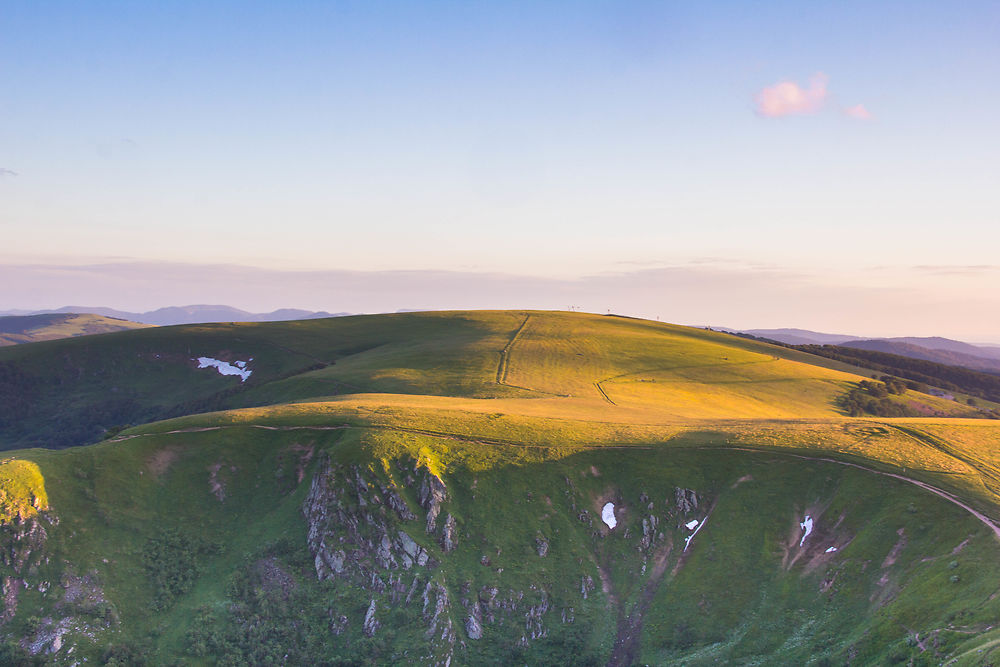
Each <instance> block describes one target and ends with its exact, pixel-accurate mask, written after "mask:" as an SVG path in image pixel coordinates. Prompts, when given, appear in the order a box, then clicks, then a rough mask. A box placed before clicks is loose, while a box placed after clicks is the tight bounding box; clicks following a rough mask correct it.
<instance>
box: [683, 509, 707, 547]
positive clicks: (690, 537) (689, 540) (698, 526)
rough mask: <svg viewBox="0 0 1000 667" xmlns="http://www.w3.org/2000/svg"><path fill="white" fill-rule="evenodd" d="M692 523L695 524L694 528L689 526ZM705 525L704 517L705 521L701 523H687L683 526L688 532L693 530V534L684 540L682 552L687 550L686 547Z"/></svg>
mask: <svg viewBox="0 0 1000 667" xmlns="http://www.w3.org/2000/svg"><path fill="white" fill-rule="evenodd" d="M692 523H693V524H695V526H692V525H691V524H692ZM706 523H708V517H707V516H706V517H705V520H704V521H702V522H701V523H698V522H697V521H689V522H688V523H686V524H684V525H685V526H687V527H688V529H689V530H690V529H691V528H694V532H693V533H691V534H690V535H688V536H687V537H685V538H684V551H687V550H688V545H689V544H691V540H693V539H694V536H695V535H697V534H698V531H699V530H701V529H702V528H704V527H705V524H706Z"/></svg>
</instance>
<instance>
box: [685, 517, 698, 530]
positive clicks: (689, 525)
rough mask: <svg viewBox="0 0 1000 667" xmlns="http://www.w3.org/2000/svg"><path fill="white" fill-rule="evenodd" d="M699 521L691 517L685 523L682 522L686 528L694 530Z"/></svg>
mask: <svg viewBox="0 0 1000 667" xmlns="http://www.w3.org/2000/svg"><path fill="white" fill-rule="evenodd" d="M699 523H701V522H700V521H698V519H691V520H690V521H688V522H687V523H686V524H684V526H685V527H686V528H687V529H688V530H694V529H695V528H697V527H698V524H699Z"/></svg>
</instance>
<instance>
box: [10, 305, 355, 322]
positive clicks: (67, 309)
mask: <svg viewBox="0 0 1000 667" xmlns="http://www.w3.org/2000/svg"><path fill="white" fill-rule="evenodd" d="M45 313H96V314H98V315H104V316H105V317H112V318H118V319H123V320H131V321H133V322H140V323H142V324H155V325H159V326H168V325H171V324H202V323H208V322H283V321H287V320H312V319H317V318H321V317H339V316H341V315H349V314H350V313H328V312H326V311H312V310H301V309H298V308H280V309H278V310H275V311H272V312H270V313H250V312H247V311H245V310H240V309H239V308H233V307H232V306H224V305H219V306H215V305H193V306H169V307H167V308H158V309H157V310H150V311H147V312H145V313H129V312H126V311H123V310H115V309H114V308H105V307H103V306H63V307H62V308H57V309H56V310H41V311H35V312H33V313H25V312H24V311H10V312H8V313H0V315H5V314H7V315H24V314H31V315H40V314H45Z"/></svg>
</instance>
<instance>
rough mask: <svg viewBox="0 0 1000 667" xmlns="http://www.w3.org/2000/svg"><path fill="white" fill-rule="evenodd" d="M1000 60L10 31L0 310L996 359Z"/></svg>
mask: <svg viewBox="0 0 1000 667" xmlns="http://www.w3.org/2000/svg"><path fill="white" fill-rule="evenodd" d="M997 34H1000V5H998V4H997V3H995V2H975V1H972V2H967V3H962V4H961V5H960V6H952V5H949V4H946V3H940V2H935V3H926V2H906V3H892V2H880V3H871V2H838V3H800V2H772V3H738V2H733V3H726V2H705V3H678V2H667V3H662V2H640V3H634V2H620V1H619V2H585V1H580V0H576V1H573V2H543V3H539V2H502V3H500V2H496V3H485V2H469V1H465V2H430V1H428V2H422V3H411V2H373V1H367V2H309V1H301V2H290V3H259V2H212V1H211V0H202V1H200V2H183V1H177V2H162V3H134V2H121V3H112V2H88V3H79V2H44V3H28V2H15V1H13V0H0V238H2V239H3V241H2V243H0V276H2V277H3V282H2V283H0V285H2V288H0V310H5V309H13V308H22V309H36V308H37V309H41V308H56V307H59V306H64V305H68V304H74V305H76V304H79V305H95V306H96V305H103V306H110V307H115V308H121V309H126V310H150V309H153V308H157V307H161V306H167V305H183V304H186V303H229V304H230V305H233V306H236V307H240V308H244V309H247V310H256V311H262V310H272V309H274V308H278V307H304V308H313V309H322V310H328V311H331V312H339V311H352V312H379V311H385V310H395V309H398V308H422V307H427V308H451V307H462V308H494V307H532V308H566V307H568V306H570V305H573V306H578V307H580V308H582V309H584V310H591V311H593V312H606V311H607V310H612V311H614V312H622V313H627V314H634V315H639V316H643V317H661V318H662V319H664V320H667V321H672V322H680V323H686V324H717V325H727V326H736V327H742V328H750V327H777V326H801V327H804V328H818V329H823V330H830V331H838V332H847V333H859V334H865V335H949V336H952V337H961V338H965V339H974V340H978V341H994V342H998V343H1000V260H998V259H997V255H996V249H997V248H998V247H1000V187H998V185H1000V113H998V109H1000V40H997V39H996V35H997ZM263 276H266V277H267V278H266V279H263V278H262V277H263ZM345 285H350V286H351V288H350V289H349V290H348V289H346V288H345V287H344V286H345ZM140 286H145V287H144V288H142V289H140ZM418 288H419V289H418Z"/></svg>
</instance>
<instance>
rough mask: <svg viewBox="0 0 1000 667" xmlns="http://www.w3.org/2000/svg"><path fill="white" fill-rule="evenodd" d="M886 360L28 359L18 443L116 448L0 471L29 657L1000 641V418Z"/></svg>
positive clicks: (1, 382)
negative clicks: (863, 396) (888, 379)
mask: <svg viewBox="0 0 1000 667" xmlns="http://www.w3.org/2000/svg"><path fill="white" fill-rule="evenodd" d="M206 360H207V361H206ZM230 369H235V370H234V371H232V372H230ZM236 371H239V372H236ZM859 371H860V369H857V368H852V367H848V366H843V365H840V364H837V363H836V362H834V361H831V360H827V359H821V358H818V357H814V356H811V355H808V354H804V353H802V352H799V351H796V350H791V349H788V348H783V347H779V346H773V345H768V344H766V343H763V342H760V341H755V340H748V339H740V338H734V337H732V336H728V335H725V334H720V333H715V332H711V331H704V330H699V329H691V328H687V327H679V326H673V325H666V324H661V323H657V322H648V321H642V320H633V319H628V318H619V317H612V316H595V315H586V314H580V313H553V312H539V311H527V312H525V311H494V312H449V313H401V314H392V315H377V316H356V317H341V318H331V319H319V320H308V321H297V322H286V323H260V324H257V323H247V324H238V325H234V324H214V325H199V326H188V327H174V328H170V329H162V328H153V329H143V330H137V331H129V332H120V333H113V334H107V335H100V336H92V337H87V338H77V339H65V340H60V341H52V342H46V343H36V344H32V345H26V346H16V347H11V348H6V349H4V350H0V372H2V373H3V375H2V376H0V388H4V390H5V392H6V393H5V394H4V396H5V399H4V401H3V402H2V403H0V405H3V406H4V407H3V410H4V412H3V413H2V414H0V438H2V442H3V443H5V444H6V445H7V446H8V447H14V446H19V447H20V446H25V445H31V446H33V447H38V446H42V447H45V446H51V445H54V444H58V445H60V446H68V445H83V444H85V443H93V442H96V441H99V440H101V439H102V438H103V441H100V442H97V443H96V444H89V445H86V446H75V447H69V448H66V449H61V450H53V449H20V450H14V451H9V452H7V458H5V459H4V462H3V463H0V487H2V490H3V493H4V494H5V496H4V497H6V498H9V499H11V503H12V504H11V507H13V508H17V510H16V512H12V513H9V514H10V516H9V518H8V520H6V521H5V522H4V523H3V526H2V533H0V537H2V539H3V540H5V553H9V554H11V556H10V557H9V558H8V559H7V560H6V561H5V563H4V574H3V577H4V578H3V587H4V592H5V597H4V599H5V607H4V612H3V625H2V632H3V633H5V636H6V637H7V639H8V643H7V645H6V648H5V649H4V650H5V651H6V657H7V659H8V661H30V660H42V659H44V660H47V661H51V662H55V663H65V664H69V663H71V662H74V661H77V660H81V659H82V658H87V660H88V661H104V662H105V663H108V664H138V663H141V662H143V661H150V662H153V663H156V664H164V663H170V662H182V663H190V664H233V665H235V664H268V663H270V662H284V663H289V664H293V663H294V664H306V663H310V662H318V663H322V664H358V663H371V664H394V663H400V662H415V663H417V664H434V665H438V664H440V665H454V664H486V663H491V664H496V663H514V662H516V663H520V664H535V665H541V664H575V665H586V664H594V665H600V664H608V665H631V664H635V663H647V664H682V663H683V664H691V665H700V664H706V665H707V664H717V663H719V662H724V663H729V664H750V663H754V664H842V663H845V662H850V663H851V664H872V665H874V664H887V663H893V662H896V663H912V664H921V663H924V664H938V663H940V662H945V661H953V664H986V662H988V661H989V660H990V659H991V658H990V654H991V651H993V650H994V647H995V646H998V645H1000V644H998V641H997V639H998V635H997V632H998V631H997V630H995V629H994V625H995V619H996V617H997V615H998V613H1000V600H998V599H997V596H995V595H993V593H995V591H997V590H1000V568H997V567H996V565H995V563H996V562H997V561H998V557H1000V541H998V535H1000V527H998V526H997V523H996V517H997V516H998V514H1000V511H998V508H1000V482H998V480H1000V472H998V470H997V465H998V461H997V455H996V452H997V451H1000V450H998V447H997V445H998V444H1000V428H998V427H997V425H996V423H995V422H993V421H990V420H984V419H970V417H975V416H978V414H979V413H978V412H977V410H975V409H973V408H971V407H969V406H963V405H959V404H958V403H955V402H953V401H946V400H943V399H941V398H938V397H934V396H930V395H928V394H924V393H922V392H919V391H913V390H906V389H902V391H901V392H900V393H894V394H892V395H891V396H888V397H886V398H887V400H890V401H891V402H893V403H894V404H898V405H901V406H907V407H908V409H912V410H914V411H917V412H919V413H920V414H923V415H924V416H922V417H919V418H914V417H909V418H884V417H882V418H880V417H870V416H869V417H860V418H859V417H851V416H849V414H848V412H847V410H846V409H845V402H844V401H845V397H847V396H849V395H850V394H851V392H853V391H856V390H859V388H861V387H863V386H873V385H872V381H871V378H870V377H868V376H867V375H862V374H859ZM863 383H866V384H863ZM22 399H23V400H22ZM153 420H159V421H153ZM142 422H148V423H143V424H142V425H139V426H132V427H128V424H129V423H131V424H138V423H142Z"/></svg>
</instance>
